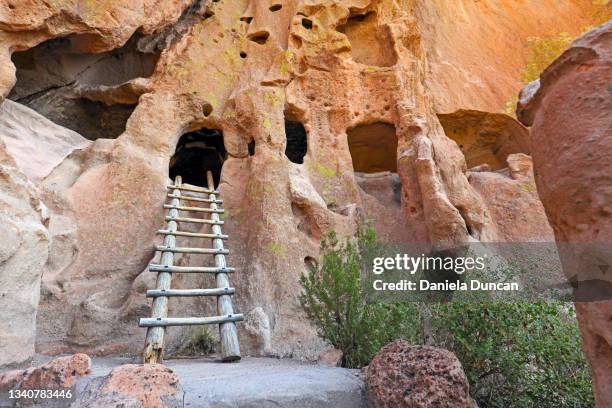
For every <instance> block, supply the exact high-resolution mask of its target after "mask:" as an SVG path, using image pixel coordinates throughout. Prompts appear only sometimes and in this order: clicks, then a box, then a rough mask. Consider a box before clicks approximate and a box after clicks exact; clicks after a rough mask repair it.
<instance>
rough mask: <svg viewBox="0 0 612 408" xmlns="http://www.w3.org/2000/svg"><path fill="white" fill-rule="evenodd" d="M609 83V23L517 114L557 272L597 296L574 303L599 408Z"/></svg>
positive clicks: (611, 258) (606, 307) (609, 336)
mask: <svg viewBox="0 0 612 408" xmlns="http://www.w3.org/2000/svg"><path fill="white" fill-rule="evenodd" d="M611 80H612V22H608V23H607V24H605V25H603V26H600V27H598V28H597V29H594V30H592V31H590V32H589V33H587V34H585V35H584V36H582V37H581V38H579V39H578V40H576V41H575V42H574V43H573V44H572V46H571V47H570V48H569V49H568V50H567V51H566V52H565V53H564V54H563V55H562V56H561V57H559V58H558V59H557V60H556V61H555V62H554V63H553V64H552V65H551V66H550V67H548V68H547V69H546V70H545V71H544V72H543V73H542V75H541V76H540V80H539V83H534V84H532V85H530V86H529V87H527V88H526V89H525V91H523V94H522V95H521V104H520V105H519V109H518V112H517V113H518V116H519V118H520V119H521V120H522V121H523V123H525V124H526V125H529V126H531V134H532V140H533V142H534V143H532V154H533V162H534V167H535V171H536V178H535V180H536V183H537V185H538V192H539V195H540V198H541V200H542V203H543V205H544V208H545V209H546V215H547V216H548V220H549V221H550V224H551V226H552V228H553V230H554V234H555V238H556V240H557V242H558V243H559V245H560V246H561V248H564V249H562V250H561V251H560V253H561V261H562V262H563V267H564V271H565V273H566V274H567V275H568V277H573V278H574V279H575V280H576V281H577V283H578V284H580V283H581V282H586V283H588V282H589V281H590V282H594V285H596V287H597V288H598V289H599V290H601V291H602V292H603V296H602V297H601V298H600V300H599V301H592V302H578V303H576V310H577V315H578V321H579V323H580V329H581V331H582V337H583V348H584V351H585V353H586V355H587V357H588V359H589V361H590V363H591V367H592V370H593V386H594V390H595V399H596V403H597V406H598V407H608V406H611V405H612V384H611V382H610V378H612V327H611V325H610V321H611V319H612V301H611V300H610V299H611V296H612V293H611V291H610V287H611V282H610V281H611V278H610V271H609V269H608V268H609V267H610V265H612V253H611V252H610V242H612V204H611V203H612V161H611V160H610V157H612V137H611V136H612V134H611V129H612V127H611V126H612V123H611V120H610V112H611V111H612V98H611V91H612V90H611V88H610V83H611ZM568 243H569V244H568ZM571 244H576V245H571ZM591 293H593V292H591ZM587 300H588V299H587Z"/></svg>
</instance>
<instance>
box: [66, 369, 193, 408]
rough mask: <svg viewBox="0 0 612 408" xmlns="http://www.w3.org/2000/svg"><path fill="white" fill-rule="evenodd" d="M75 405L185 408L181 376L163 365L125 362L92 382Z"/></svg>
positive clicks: (89, 407)
mask: <svg viewBox="0 0 612 408" xmlns="http://www.w3.org/2000/svg"><path fill="white" fill-rule="evenodd" d="M71 406H72V407H73V408H105V407H120V406H123V407H134V408H136V407H138V408H140V407H142V408H180V407H183V406H184V405H183V390H182V388H181V386H180V384H179V378H178V376H177V375H176V373H175V372H174V371H173V370H171V369H170V368H168V367H166V366H164V365H162V364H125V365H122V366H119V367H117V368H115V369H113V370H112V371H111V372H110V374H108V375H107V376H106V377H101V378H96V379H95V380H93V381H92V382H90V383H89V384H88V385H87V387H86V388H85V390H84V391H83V393H82V394H81V395H79V397H78V398H77V400H76V401H75V402H74V404H72V405H71Z"/></svg>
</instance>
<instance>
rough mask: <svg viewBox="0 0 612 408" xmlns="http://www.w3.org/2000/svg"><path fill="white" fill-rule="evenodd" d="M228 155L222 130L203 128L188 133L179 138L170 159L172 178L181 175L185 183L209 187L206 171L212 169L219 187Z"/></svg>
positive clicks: (216, 184)
mask: <svg viewBox="0 0 612 408" xmlns="http://www.w3.org/2000/svg"><path fill="white" fill-rule="evenodd" d="M226 157H227V152H226V151H225V146H224V144H223V133H222V132H221V131H219V130H215V129H206V128H203V129H200V130H196V131H194V132H189V133H186V134H184V135H183V136H181V138H180V139H179V141H178V144H177V146H176V152H175V153H174V155H173V156H172V158H171V159H170V168H169V175H170V178H171V179H172V180H174V179H175V178H176V176H181V177H182V179H183V183H187V184H192V185H194V186H201V187H208V183H207V181H206V172H207V171H209V170H210V171H212V174H213V179H214V182H215V187H217V186H218V185H219V180H220V179H221V168H222V167H223V162H224V161H225V159H226Z"/></svg>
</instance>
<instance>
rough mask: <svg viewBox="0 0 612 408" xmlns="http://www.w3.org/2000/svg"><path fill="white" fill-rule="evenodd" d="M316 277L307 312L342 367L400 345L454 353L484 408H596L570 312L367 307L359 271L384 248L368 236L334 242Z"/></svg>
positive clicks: (331, 238) (328, 241) (310, 282)
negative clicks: (399, 342) (398, 341)
mask: <svg viewBox="0 0 612 408" xmlns="http://www.w3.org/2000/svg"><path fill="white" fill-rule="evenodd" d="M321 250H322V251H321V252H322V258H321V262H320V265H319V267H318V268H317V269H316V270H311V272H310V273H309V274H307V275H302V276H301V277H300V283H301V284H302V286H303V288H304V291H303V293H302V294H301V296H300V303H301V305H302V307H303V308H304V310H305V312H306V314H307V316H308V317H309V318H310V319H311V321H312V322H313V323H314V325H315V326H316V327H317V329H318V331H319V334H320V335H321V336H322V337H323V338H324V339H326V340H327V341H329V342H330V343H331V344H332V345H333V346H334V347H336V348H338V349H340V350H342V352H343V356H342V366H344V367H362V366H364V365H367V364H368V363H369V361H370V360H371V358H372V357H373V356H374V354H375V353H377V352H378V351H379V350H380V348H381V347H382V346H384V345H386V344H388V343H390V342H391V341H393V340H395V339H398V338H403V339H406V340H408V341H409V342H411V343H412V344H422V343H423V342H424V340H425V339H426V340H427V344H430V345H434V346H438V347H442V348H446V349H449V350H451V351H453V352H454V353H455V354H456V355H457V357H458V358H459V360H460V361H461V363H462V364H463V368H464V370H465V373H466V375H467V377H468V379H469V381H470V386H471V393H472V396H473V397H474V399H476V400H477V401H478V404H479V406H480V407H481V408H487V407H491V408H497V407H504V408H506V407H509V408H513V407H520V408H524V407H535V406H538V408H548V407H550V408H552V407H567V408H570V407H571V408H578V407H592V406H593V405H594V402H593V395H592V391H591V373H590V370H589V367H588V365H587V363H586V360H585V358H584V355H583V354H582V351H581V346H580V344H581V342H580V334H579V331H578V325H577V322H576V319H575V316H574V309H573V307H572V305H571V304H570V303H563V302H559V301H557V302H543V301H542V302H539V303H532V302H526V301H523V302H516V303H511V302H491V301H489V302H485V303H482V302H457V301H455V302H448V303H428V304H424V303H408V302H404V303H393V304H382V303H368V302H367V301H366V298H367V296H366V293H364V291H363V288H362V287H361V274H360V269H361V266H362V265H363V264H369V261H368V260H369V259H371V258H372V257H374V256H377V253H379V250H380V246H379V244H378V243H377V241H376V234H375V233H374V231H373V230H371V229H366V230H363V231H362V232H360V233H359V235H358V237H357V239H356V240H354V241H346V242H344V243H340V242H338V240H337V238H336V236H335V234H334V233H330V234H329V235H328V236H327V237H326V238H325V239H324V240H323V241H322V244H321Z"/></svg>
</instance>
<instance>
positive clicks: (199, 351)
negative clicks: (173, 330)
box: [180, 327, 219, 356]
mask: <svg viewBox="0 0 612 408" xmlns="http://www.w3.org/2000/svg"><path fill="white" fill-rule="evenodd" d="M218 343H219V339H218V338H217V337H216V336H215V335H214V334H213V333H211V332H210V330H209V329H208V327H196V328H194V329H193V330H192V332H191V338H190V339H189V342H188V343H187V344H185V345H184V346H183V347H182V348H181V350H180V352H181V353H185V354H187V355H197V356H204V355H208V354H211V353H214V352H215V351H216V348H217V344H218Z"/></svg>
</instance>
